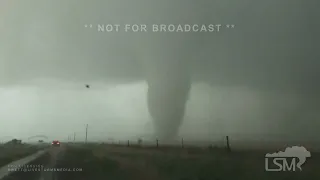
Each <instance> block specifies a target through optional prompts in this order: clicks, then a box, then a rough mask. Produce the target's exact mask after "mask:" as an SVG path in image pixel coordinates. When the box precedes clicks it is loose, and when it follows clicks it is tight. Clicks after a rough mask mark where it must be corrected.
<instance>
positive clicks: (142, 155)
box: [59, 145, 320, 180]
mask: <svg viewBox="0 0 320 180" xmlns="http://www.w3.org/2000/svg"><path fill="white" fill-rule="evenodd" d="M265 153H266V152H262V151H261V152H260V151H241V152H240V151H238V152H227V151H225V150H224V149H211V150H209V149H200V148H181V147H177V148H173V147H159V148H132V147H125V146H112V145H100V146H98V145H95V146H93V145H92V146H88V147H84V146H83V147H80V146H78V147H74V146H73V147H72V146H69V147H68V148H67V150H66V153H65V157H64V160H63V161H62V162H60V164H59V166H60V167H64V168H66V167H69V168H82V169H83V171H82V172H63V173H60V175H59V180H68V179H79V180H86V179H88V180H89V179H103V178H108V179H109V180H112V179H114V180H129V179H130V180H151V179H152V180H183V179H184V180H227V179H248V180H249V179H260V180H264V179H265V180H270V179H274V180H277V179H279V180H280V179H281V180H285V179H288V180H289V179H290V180H295V179H308V180H313V179H320V172H319V169H318V167H320V157H319V155H318V154H316V153H312V157H311V158H309V159H307V162H306V163H305V164H304V165H303V166H302V168H303V171H299V170H297V172H265V159H264V155H265Z"/></svg>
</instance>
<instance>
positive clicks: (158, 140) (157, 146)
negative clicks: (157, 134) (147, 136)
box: [157, 139, 159, 147]
mask: <svg viewBox="0 0 320 180" xmlns="http://www.w3.org/2000/svg"><path fill="white" fill-rule="evenodd" d="M157 147H159V140H158V139H157Z"/></svg>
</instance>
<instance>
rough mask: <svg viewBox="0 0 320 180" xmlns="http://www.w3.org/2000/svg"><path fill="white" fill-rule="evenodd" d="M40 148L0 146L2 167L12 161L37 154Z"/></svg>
mask: <svg viewBox="0 0 320 180" xmlns="http://www.w3.org/2000/svg"><path fill="white" fill-rule="evenodd" d="M39 149H41V148H39V147H38V146H33V145H27V144H18V145H0V167H2V166H5V165H7V164H9V163H10V162H12V161H16V160H19V159H21V158H23V157H26V156H28V155H31V154H34V153H36V152H37V151H38V150H39Z"/></svg>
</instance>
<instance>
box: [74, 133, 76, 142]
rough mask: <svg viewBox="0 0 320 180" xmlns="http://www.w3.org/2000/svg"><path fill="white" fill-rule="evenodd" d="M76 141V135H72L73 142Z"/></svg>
mask: <svg viewBox="0 0 320 180" xmlns="http://www.w3.org/2000/svg"><path fill="white" fill-rule="evenodd" d="M75 141H76V133H73V142H75Z"/></svg>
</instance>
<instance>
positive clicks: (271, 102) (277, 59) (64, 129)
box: [0, 0, 320, 138]
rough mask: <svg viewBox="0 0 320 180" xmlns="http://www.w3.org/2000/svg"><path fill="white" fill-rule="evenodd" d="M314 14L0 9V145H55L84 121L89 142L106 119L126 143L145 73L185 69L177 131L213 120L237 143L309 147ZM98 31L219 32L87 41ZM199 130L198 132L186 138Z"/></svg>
mask: <svg viewBox="0 0 320 180" xmlns="http://www.w3.org/2000/svg"><path fill="white" fill-rule="evenodd" d="M318 5H319V2H317V1H313V0H305V1H300V0H283V1H277V0H269V1H263V0H259V1H257V0H243V1H236V0H228V1H222V0H220V1H218V0H216V1H209V0H206V1H205V0H202V1H191V0H176V1H169V0H163V1H147V0H135V1H129V0H128V1H125V0H123V1H116V0H106V1H102V0H92V1H85V0H64V1H63V0H48V1H40V0H29V1H23V0H10V1H9V0H2V1H1V2H0V10H1V11H0V14H1V16H0V27H1V29H0V39H1V41H0V47H1V49H0V51H1V53H0V87H1V91H0V93H1V94H0V98H1V100H0V108H1V109H0V112H1V114H0V117H1V120H0V121H1V124H3V125H4V126H1V131H0V135H1V136H7V135H10V136H11V135H17V136H29V135H33V134H35V133H36V134H39V133H40V134H41V133H46V134H50V135H51V136H59V138H62V137H66V136H67V134H68V133H69V132H71V133H72V132H73V131H77V132H79V133H80V132H81V131H83V129H84V124H86V123H89V124H90V125H91V127H92V128H95V129H94V130H95V131H96V132H97V133H98V134H97V135H96V136H100V135H99V133H103V132H104V130H103V129H104V127H105V129H108V127H110V125H107V124H108V123H107V122H112V121H114V122H117V123H118V124H120V125H119V126H121V128H120V127H119V130H118V129H116V128H113V130H114V131H118V134H123V131H127V129H126V128H125V127H127V126H129V125H130V123H132V122H135V123H133V124H136V129H137V130H134V128H131V130H132V131H133V132H130V133H132V134H135V133H136V131H137V132H139V131H141V129H145V123H146V122H148V121H150V119H151V117H150V116H149V114H148V109H147V102H146V101H147V100H146V98H147V96H146V94H147V83H146V80H147V78H150V77H151V76H150V72H152V73H153V74H161V73H162V74H165V73H167V72H166V71H164V70H166V69H170V68H176V66H179V68H177V69H179V71H181V69H188V70H190V72H191V73H190V75H191V79H192V88H191V92H190V99H189V101H188V103H187V108H186V115H185V121H187V122H189V121H190V122H193V123H198V122H202V123H204V122H206V121H208V120H204V119H211V121H213V122H217V121H223V123H222V124H224V125H223V126H224V130H225V131H236V132H238V133H244V132H246V133H251V132H252V133H253V132H254V133H258V132H260V133H262V134H268V132H269V134H272V133H274V132H272V131H273V129H275V128H278V130H277V131H278V132H277V133H286V134H295V135H297V136H300V135H301V136H302V135H306V134H308V133H309V134H310V136H313V137H315V136H316V131H317V130H318V128H319V127H320V126H319V125H320V124H319V107H320V106H319V102H318V99H319V92H320V88H319V87H320V86H319V80H318V78H319V77H320V76H319V75H320V71H319V68H320V62H319V51H318V49H319V45H318V42H317V39H319V34H318V32H319V21H318V17H319V13H318V12H317V10H316V7H317V6H318ZM85 24H92V25H93V28H85V27H84V25H85ZM97 24H104V25H106V24H119V25H120V26H121V27H120V29H121V28H123V27H124V25H125V24H147V25H148V27H149V26H151V25H152V24H167V25H168V24H199V25H201V24H221V25H222V26H221V29H220V31H219V32H206V33H205V32H194V33H181V32H179V33H156V32H152V31H151V30H149V31H148V32H141V33H132V32H123V31H122V32H114V31H113V32H98V30H97V28H96V26H97ZM226 24H234V25H235V27H234V28H231V29H230V28H229V29H228V28H226V27H225V25H226ZM156 71H159V72H157V73H154V72H156ZM162 71H163V72H162ZM169 74H170V73H169ZM172 76H178V74H173V75H172ZM84 84H90V85H91V86H92V88H91V89H86V88H84ZM115 119H118V120H115ZM217 119H220V120H217ZM221 119H223V120H221ZM120 121H121V122H120ZM140 124H141V125H140ZM187 124H188V123H185V126H187ZM198 124H201V123H198ZM204 124H205V123H204ZM17 125H19V126H18V127H16V128H14V127H15V126H17ZM266 125H268V126H266ZM114 126H115V125H114ZM131 126H133V125H130V127H131ZM190 126H191V127H192V125H190ZM217 126H218V125H216V126H215V127H217ZM27 127H28V128H27ZM52 127H55V128H58V129H57V130H56V129H55V128H54V130H53V129H52ZM122 127H123V128H122ZM226 127H228V128H226ZM263 127H264V128H263ZM266 127H269V128H266ZM273 127H274V128H273ZM29 128H30V129H29ZM185 128H187V127H185ZM31 129H32V130H31ZM111 129H112V128H111ZM218 129H219V128H217V129H216V130H212V131H218ZM220 129H221V128H220ZM222 129H223V128H222ZM306 129H308V133H306ZM31 131H32V132H31ZM255 131H258V132H255ZM262 131H266V132H262ZM119 132H121V133H119ZM181 132H185V133H187V134H188V133H189V134H190V131H188V130H186V129H185V130H183V128H182V130H181ZM200 132H203V130H201V128H200V127H199V131H196V132H193V134H197V133H199V134H200ZM219 133H222V132H219ZM18 134H19V135H18ZM306 136H307V135H306Z"/></svg>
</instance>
